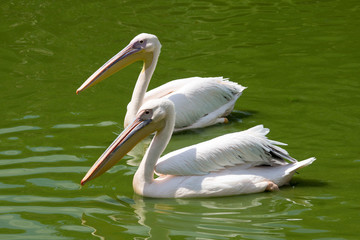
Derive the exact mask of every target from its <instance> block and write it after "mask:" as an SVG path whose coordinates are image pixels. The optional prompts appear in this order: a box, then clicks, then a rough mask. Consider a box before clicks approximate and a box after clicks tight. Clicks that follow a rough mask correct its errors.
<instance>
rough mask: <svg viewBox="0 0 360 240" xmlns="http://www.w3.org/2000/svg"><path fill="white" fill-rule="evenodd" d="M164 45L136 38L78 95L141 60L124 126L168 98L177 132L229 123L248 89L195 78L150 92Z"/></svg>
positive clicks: (148, 38) (148, 36) (151, 37)
mask: <svg viewBox="0 0 360 240" xmlns="http://www.w3.org/2000/svg"><path fill="white" fill-rule="evenodd" d="M160 49H161V44H160V41H159V40H158V38H157V37H156V36H155V35H152V34H146V33H142V34H139V35H138V36H136V37H135V38H134V39H133V40H132V41H131V42H130V43H129V45H128V46H127V47H125V48H124V49H123V50H121V51H120V52H119V53H118V54H116V55H115V56H114V57H112V58H111V59H110V60H109V61H108V62H106V63H105V64H104V65H103V66H102V67H101V68H99V69H98V70H97V71H96V72H95V73H94V74H93V75H91V76H90V77H89V78H88V79H87V80H86V81H85V82H84V83H83V84H82V85H81V87H80V88H79V89H78V90H77V93H79V92H81V91H82V90H84V89H86V88H87V87H90V86H92V85H94V84H96V83H97V82H100V81H102V80H103V79H105V78H107V77H109V76H110V75H112V74H113V73H115V72H117V71H118V70H120V69H122V68H124V67H125V66H127V65H129V64H131V63H133V62H135V61H137V60H141V61H143V62H144V65H143V69H142V71H141V73H140V75H139V77H138V80H137V82H136V85H135V88H134V91H133V94H132V98H131V101H130V102H129V104H128V106H127V113H126V116H125V121H124V125H125V127H126V126H128V125H129V123H130V122H131V121H132V119H133V118H134V117H135V115H136V113H137V112H138V110H139V108H140V107H141V106H142V105H143V103H145V102H147V101H149V100H153V99H158V98H167V99H169V100H171V101H172V102H173V103H174V105H175V112H176V121H175V131H182V130H188V129H194V128H202V127H207V126H210V125H213V124H216V123H224V122H226V121H227V119H226V118H224V117H225V116H227V115H228V114H230V112H231V111H232V109H233V108H234V105H235V102H236V100H237V99H238V98H239V97H240V96H241V94H242V92H243V90H244V89H245V87H243V86H241V85H239V84H237V83H234V82H231V81H228V79H224V78H223V77H209V78H201V77H192V78H184V79H178V80H174V81H171V82H168V83H166V84H164V85H162V86H160V87H157V88H155V89H152V90H150V91H149V92H146V90H147V88H148V85H149V82H150V79H151V77H152V74H153V72H154V71H155V67H156V64H157V61H158V58H159V55H160Z"/></svg>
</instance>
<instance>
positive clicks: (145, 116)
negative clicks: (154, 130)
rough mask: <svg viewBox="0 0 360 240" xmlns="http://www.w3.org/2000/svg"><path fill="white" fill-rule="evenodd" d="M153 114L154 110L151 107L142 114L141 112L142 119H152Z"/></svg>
mask: <svg viewBox="0 0 360 240" xmlns="http://www.w3.org/2000/svg"><path fill="white" fill-rule="evenodd" d="M152 115H153V111H152V110H151V109H145V110H144V111H143V112H142V114H141V117H140V118H141V119H142V120H147V119H150V118H151V117H152Z"/></svg>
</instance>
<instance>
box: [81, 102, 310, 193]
mask: <svg viewBox="0 0 360 240" xmlns="http://www.w3.org/2000/svg"><path fill="white" fill-rule="evenodd" d="M174 124H175V111H174V104H173V103H172V102H171V101H169V100H167V99H164V98H162V99H157V100H152V101H148V102H146V103H145V104H144V105H143V106H142V107H141V108H140V110H139V112H138V114H137V115H136V117H135V119H134V121H133V122H132V123H131V124H130V125H129V126H128V127H127V129H125V130H124V131H123V132H122V133H121V134H120V135H119V136H118V137H117V138H116V139H115V141H114V142H113V143H112V144H111V145H110V147H109V148H108V149H107V150H106V151H105V152H104V153H103V155H102V156H101V157H100V158H99V159H98V160H97V161H96V163H95V164H94V165H93V166H92V167H91V169H90V170H89V171H88V173H87V174H86V176H85V177H84V178H83V180H82V182H81V183H82V184H84V183H85V182H87V181H89V180H91V179H93V178H95V177H97V176H99V175H101V174H102V173H104V172H105V171H106V170H108V169H109V168H110V167H112V166H113V165H114V164H116V162H117V161H119V160H120V159H121V158H122V157H123V156H124V155H125V154H126V153H127V152H128V151H130V150H131V148H132V147H133V146H134V145H136V144H137V143H138V142H139V141H140V140H141V139H143V138H144V137H145V136H148V135H150V134H152V133H153V132H155V133H156V134H155V136H154V137H153V140H152V141H151V143H150V146H149V148H148V149H147V151H146V153H145V155H144V157H143V160H142V161H141V163H140V166H139V168H138V170H137V171H136V173H135V175H134V179H133V187H134V191H135V192H136V193H137V194H139V195H143V196H147V197H156V198H184V197H214V196H229V195H237V194H248V193H255V192H262V191H265V190H270V191H273V190H276V189H278V187H280V186H282V185H284V184H286V183H288V182H289V181H290V179H291V177H292V176H293V174H294V172H295V171H296V170H297V169H299V168H302V167H305V166H307V165H310V164H311V163H312V162H313V161H315V158H309V159H306V160H303V161H301V162H298V161H297V160H295V159H294V158H292V157H290V156H289V154H288V153H287V152H286V151H285V150H284V149H282V148H280V147H279V146H276V145H284V144H283V143H280V142H277V141H273V140H269V139H267V138H266V134H267V133H268V132H269V130H268V129H266V128H264V127H263V126H262V125H259V126H256V127H253V128H251V129H249V130H246V131H242V132H238V133H232V134H227V135H224V136H221V137H218V138H215V139H212V140H209V141H206V142H203V143H200V144H196V145H193V146H190V147H187V148H183V149H180V150H177V151H174V152H171V153H169V154H167V155H165V156H163V157H162V158H160V155H161V154H162V153H163V151H164V149H165V148H166V146H167V144H168V142H169V141H170V138H171V135H172V131H173V129H174ZM159 158H160V159H159ZM286 160H287V161H289V162H290V163H288V162H287V161H286ZM155 169H156V171H157V172H158V173H159V174H160V177H158V178H155V179H154V172H155Z"/></svg>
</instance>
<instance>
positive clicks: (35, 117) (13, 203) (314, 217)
mask: <svg viewBox="0 0 360 240" xmlns="http://www.w3.org/2000/svg"><path fill="white" fill-rule="evenodd" d="M0 13H1V14H0V79H1V80H0V81H1V87H0V96H1V101H0V109H1V121H0V239H271V240H273V239H318V240H320V239H321V240H324V239H332V240H334V239H336V240H340V239H341V240H343V239H358V236H359V234H360V231H359V227H358V225H359V222H360V204H359V200H358V199H359V197H360V193H359V187H358V186H359V184H360V177H359V172H360V148H359V133H360V131H359V128H360V110H359V104H360V81H359V76H360V42H359V41H360V40H359V39H360V28H359V25H360V3H359V2H358V1H354V0H349V1H331V0H329V1H291V0H290V1H272V2H269V1H211V2H209V1H156V2H155V1H154V2H147V1H33V0H31V1H4V2H2V3H0ZM141 32H147V33H152V34H155V35H157V36H158V38H159V40H160V41H161V44H162V52H161V55H160V59H159V62H158V66H157V68H156V71H155V73H154V76H153V79H152V80H151V83H150V86H149V88H154V87H157V86H159V85H161V84H164V83H166V82H168V81H170V80H173V79H178V78H185V77H191V76H202V77H209V76H224V77H227V78H230V80H232V81H235V82H238V83H240V84H241V85H244V86H246V87H248V88H247V89H246V90H245V91H244V94H243V95H242V96H241V97H240V99H239V100H238V102H237V103H236V106H235V110H234V112H233V113H232V114H231V115H230V116H229V123H228V124H226V125H216V126H213V127H209V128H205V129H200V130H194V131H187V132H183V133H179V134H175V135H174V136H173V137H172V139H171V141H170V144H169V146H168V147H167V149H166V152H170V151H172V150H175V149H178V148H181V147H185V146H188V145H190V144H194V143H198V142H201V141H205V140H208V139H211V138H214V137H217V136H220V135H222V134H226V133H230V132H235V131H241V130H245V129H248V128H250V127H253V126H255V125H258V124H264V126H265V127H268V128H270V129H271V132H270V133H269V135H268V136H269V138H271V139H275V140H279V141H281V142H285V143H288V146H287V147H286V150H287V151H289V152H290V153H291V155H292V156H294V157H295V158H297V159H299V160H302V159H306V158H309V157H312V156H315V157H316V158H317V160H316V161H315V162H314V164H313V165H311V166H309V167H307V168H304V169H301V171H299V174H297V175H296V176H294V178H293V180H292V182H291V186H287V187H283V188H281V190H280V191H279V192H273V193H269V192H265V193H259V194H252V195H244V196H234V197H226V198H225V197H224V198H207V199H186V200H184V199H162V200H159V199H148V198H142V197H140V196H137V195H135V194H134V192H133V189H132V176H133V174H134V172H135V170H136V165H137V163H138V162H139V161H140V160H141V158H142V155H141V151H140V153H139V154H136V153H134V154H133V155H129V156H127V157H126V158H125V160H123V161H121V162H119V164H117V166H115V167H114V168H112V169H111V170H110V171H109V173H107V174H104V175H103V176H101V178H98V179H96V180H94V181H91V182H89V183H88V184H87V185H86V186H84V187H80V181H81V179H82V177H83V176H84V175H85V173H86V172H87V170H88V169H89V167H90V166H91V165H92V164H93V162H94V161H95V160H96V159H97V158H98V157H99V156H100V155H101V153H102V152H103V151H104V150H105V149H106V147H107V146H108V145H109V144H110V143H111V142H112V141H113V139H114V138H115V134H117V133H119V132H121V131H122V130H123V119H124V116H125V113H126V106H127V103H128V102H129V100H130V97H131V93H132V90H133V87H134V85H135V81H136V79H137V75H138V73H139V71H140V69H141V65H140V63H138V64H133V65H131V66H129V67H127V68H126V69H124V70H122V71H121V72H119V73H117V74H115V75H114V76H112V77H110V78H109V79H108V80H105V81H103V82H102V83H101V84H98V85H96V86H95V87H93V88H90V89H88V90H86V91H84V92H83V93H81V94H80V95H76V94H75V91H76V89H77V88H78V87H79V86H80V85H81V84H82V83H83V81H85V80H86V79H87V78H88V77H89V76H90V75H91V74H92V73H93V72H94V71H95V70H97V69H98V68H99V67H100V66H101V65H102V64H103V63H105V62H106V61H107V60H108V59H109V58H110V57H112V56H113V55H114V54H115V53H117V52H118V51H119V50H121V49H122V48H123V47H124V46H125V45H126V44H127V43H128V42H129V41H130V40H131V39H132V38H133V37H134V36H136V35H137V34H139V33H141ZM114 133H115V134H114Z"/></svg>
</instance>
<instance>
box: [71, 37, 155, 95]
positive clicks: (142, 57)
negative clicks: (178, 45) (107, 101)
mask: <svg viewBox="0 0 360 240" xmlns="http://www.w3.org/2000/svg"><path fill="white" fill-rule="evenodd" d="M160 49H161V44H160V41H159V39H158V38H157V37H156V36H155V35H152V34H148V33H141V34H139V35H137V36H136V37H135V38H134V39H133V40H131V41H130V43H129V44H128V45H127V46H126V47H125V48H124V49H123V50H121V51H120V52H119V53H117V54H116V55H115V56H113V57H112V58H111V59H110V60H109V61H107V62H106V63H105V64H104V65H103V66H102V67H101V68H99V69H98V70H97V71H96V72H95V73H93V74H92V75H91V76H90V77H89V78H88V79H87V80H86V81H85V82H84V83H83V84H82V85H81V86H80V87H79V88H78V89H77V90H76V94H79V92H81V91H83V90H84V89H86V88H88V87H91V86H93V85H95V84H97V83H98V82H101V81H102V80H104V79H106V78H108V77H109V76H111V75H112V74H114V73H116V72H117V71H119V70H121V69H123V68H125V67H126V66H128V65H130V64H132V63H134V62H136V61H144V68H147V67H148V66H150V65H151V64H152V61H153V60H154V56H155V55H156V57H157V56H158V55H159V54H160Z"/></svg>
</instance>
